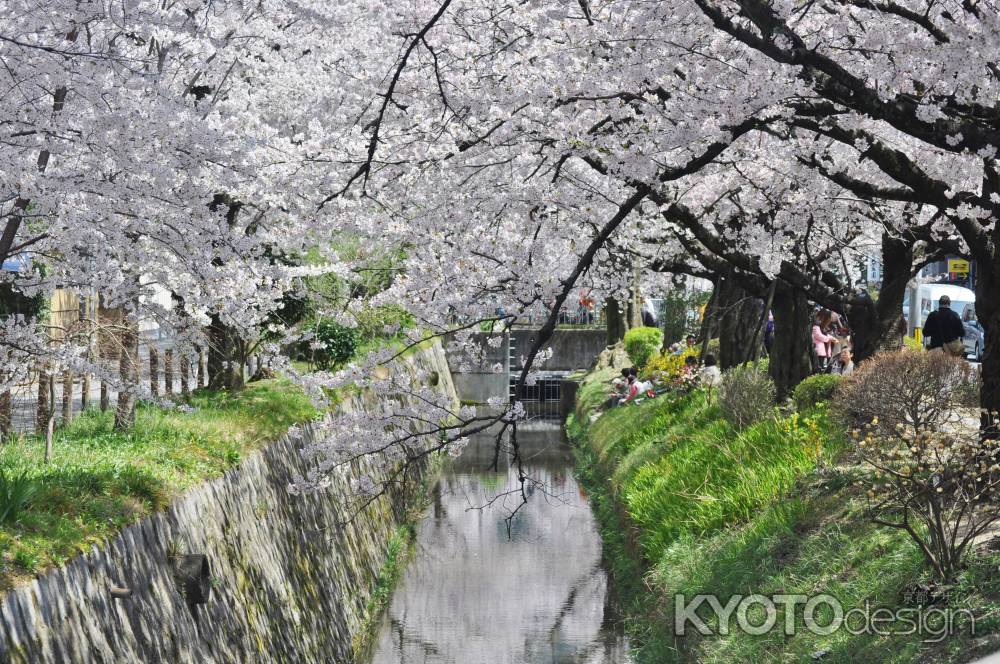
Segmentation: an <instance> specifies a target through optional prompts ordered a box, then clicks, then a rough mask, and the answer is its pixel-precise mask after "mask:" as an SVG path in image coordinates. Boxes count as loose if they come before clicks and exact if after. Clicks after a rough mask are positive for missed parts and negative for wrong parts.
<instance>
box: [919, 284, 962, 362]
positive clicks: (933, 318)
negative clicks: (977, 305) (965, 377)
mask: <svg viewBox="0 0 1000 664" xmlns="http://www.w3.org/2000/svg"><path fill="white" fill-rule="evenodd" d="M924 336H925V337H927V341H928V343H927V348H928V349H929V350H934V349H936V348H940V349H942V350H943V351H945V352H946V353H948V354H950V355H954V356H955V357H961V356H962V355H964V354H965V345H964V344H963V343H962V337H964V336H965V326H964V325H962V319H961V318H959V317H958V314H956V313H955V312H954V311H952V310H951V298H950V297H948V296H947V295H942V296H941V299H940V300H938V308H937V311H932V312H931V313H930V314H929V315H928V316H927V320H926V321H924Z"/></svg>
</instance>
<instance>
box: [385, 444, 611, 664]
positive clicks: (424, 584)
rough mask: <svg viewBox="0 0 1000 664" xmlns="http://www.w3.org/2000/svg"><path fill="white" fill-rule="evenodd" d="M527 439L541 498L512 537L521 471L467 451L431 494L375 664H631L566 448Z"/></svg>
mask: <svg viewBox="0 0 1000 664" xmlns="http://www.w3.org/2000/svg"><path fill="white" fill-rule="evenodd" d="M526 433H527V435H525V436H524V437H523V438H520V441H519V442H520V444H521V449H522V453H523V454H524V459H525V470H526V471H527V472H528V474H530V475H531V478H532V482H531V483H530V484H529V485H528V486H529V487H530V488H531V489H530V490H531V492H532V493H533V495H532V496H531V499H530V500H529V502H528V504H527V506H525V507H524V508H523V509H522V510H521V511H520V512H519V513H518V518H517V519H516V520H515V522H514V524H515V525H514V531H513V539H508V537H507V531H506V527H505V525H504V515H505V510H509V509H512V508H513V507H514V506H515V505H516V504H519V503H520V496H519V495H516V496H515V495H510V496H509V504H507V505H505V504H504V494H505V492H507V491H510V490H511V489H517V488H518V487H519V485H518V481H517V473H516V471H515V470H513V469H509V470H508V471H507V472H506V473H504V474H501V475H500V476H499V477H497V475H496V474H493V473H486V472H485V470H486V468H487V467H488V463H489V462H490V459H489V458H488V457H489V455H486V454H483V455H480V454H478V452H479V450H477V447H478V446H477V445H476V444H475V443H474V444H470V445H469V447H468V448H467V450H466V454H463V456H462V457H461V458H460V459H458V460H457V463H456V464H455V467H454V468H452V469H450V470H449V471H446V473H445V475H444V476H443V477H442V479H441V482H440V483H439V485H438V487H437V488H436V489H435V491H434V494H433V498H432V510H431V513H432V515H433V518H428V519H426V520H425V521H424V522H423V523H422V524H421V525H420V527H419V529H418V535H417V545H418V546H417V552H416V554H415V555H414V557H413V560H412V561H411V563H410V565H409V567H408V568H407V569H406V570H405V572H404V576H403V579H402V581H401V583H400V586H399V588H398V589H397V592H396V594H395V595H394V597H393V600H392V603H391V607H390V610H389V613H388V615H387V617H386V622H385V624H384V629H383V632H382V634H381V636H380V642H379V648H378V651H377V654H376V657H375V660H374V661H375V663H376V664H389V663H390V662H391V663H393V664H398V663H400V662H407V661H410V662H427V663H440V664H444V663H452V662H454V663H455V664H459V663H460V664H465V663H466V662H493V663H496V664H507V663H510V664H513V663H514V662H519V663H520V662H532V663H534V662H541V663H550V664H555V663H557V662H558V663H566V664H570V663H572V664H585V663H586V664H589V663H590V662H594V663H595V664H596V663H597V662H601V663H603V664H615V663H616V662H621V661H624V660H623V659H622V658H621V656H620V651H621V643H620V639H618V638H616V637H615V636H614V635H613V634H608V633H606V632H605V631H604V628H605V627H606V626H607V622H608V618H609V615H608V614H609V612H608V611H607V610H606V608H605V607H606V604H607V576H606V573H605V571H604V569H603V567H602V566H601V546H600V539H599V537H598V534H597V531H596V526H595V524H594V520H593V516H592V515H591V513H590V510H589V508H588V507H587V505H586V502H585V501H584V500H583V499H582V498H581V492H580V491H579V487H578V486H577V485H576V482H575V480H574V479H573V477H572V474H571V473H570V472H569V454H568V450H567V448H566V446H565V445H564V444H563V443H562V442H561V438H560V436H559V435H558V432H557V431H551V430H550V431H548V432H538V433H536V432H531V431H528V432H526ZM553 434H556V435H553ZM484 442H485V444H486V445H491V444H492V439H487V441H484ZM498 479H499V483H498V481H497V480H498ZM498 497H499V498H498ZM491 501H492V503H491ZM487 504H489V506H487ZM608 653H610V654H608Z"/></svg>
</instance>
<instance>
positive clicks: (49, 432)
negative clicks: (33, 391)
mask: <svg viewBox="0 0 1000 664" xmlns="http://www.w3.org/2000/svg"><path fill="white" fill-rule="evenodd" d="M48 378H49V380H48V393H49V404H51V406H52V407H51V408H49V419H48V420H47V421H46V422H45V463H49V462H50V461H52V439H53V438H54V437H55V430H56V410H55V403H56V377H55V375H54V374H49V376H48Z"/></svg>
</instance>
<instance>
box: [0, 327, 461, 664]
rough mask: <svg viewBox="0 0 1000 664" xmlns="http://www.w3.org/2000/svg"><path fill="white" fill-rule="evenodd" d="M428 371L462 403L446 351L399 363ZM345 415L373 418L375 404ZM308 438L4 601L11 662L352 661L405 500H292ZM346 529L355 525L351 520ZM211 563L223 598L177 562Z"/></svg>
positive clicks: (1, 609)
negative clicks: (353, 506)
mask: <svg viewBox="0 0 1000 664" xmlns="http://www.w3.org/2000/svg"><path fill="white" fill-rule="evenodd" d="M400 361H401V362H403V363H404V368H405V370H407V371H409V372H411V374H413V375H415V374H416V372H417V371H418V370H419V369H425V370H430V371H433V372H436V374H437V377H438V380H437V387H438V389H440V390H443V391H445V392H446V393H448V394H450V395H452V396H453V397H454V393H455V391H454V385H453V383H452V380H451V375H450V373H449V371H448V365H447V362H446V360H445V356H444V352H443V350H442V348H441V346H440V345H437V344H435V345H434V346H432V347H430V348H426V349H422V350H420V351H418V352H416V353H414V354H412V355H409V356H407V357H405V358H403V359H401V360H400ZM340 407H342V408H369V407H373V404H370V403H365V398H364V397H363V396H355V397H352V398H351V399H348V400H347V401H345V402H344V403H343V404H341V406H340ZM309 436H310V432H309V430H308V428H306V429H304V430H303V431H301V432H299V433H296V434H294V436H293V437H288V436H286V437H283V438H282V439H281V440H279V441H277V442H275V443H273V444H271V445H270V446H268V447H266V448H264V449H262V450H260V451H259V452H257V453H255V454H253V455H251V456H249V457H248V458H247V459H245V460H244V461H243V462H242V463H240V464H239V465H238V466H236V467H234V468H233V469H231V470H230V471H229V472H227V473H226V474H225V475H224V476H222V477H219V478H217V479H215V480H212V481H210V482H207V483H205V484H202V485H200V486H198V487H196V488H194V489H192V490H191V491H189V492H187V493H185V494H184V495H183V496H181V497H179V498H178V499H177V500H175V501H174V503H173V504H172V505H171V506H170V507H169V508H168V509H167V510H165V511H163V512H161V513H158V514H156V515H153V516H152V517H150V518H147V519H144V520H143V521H141V522H139V523H136V524H134V525H132V526H130V527H128V528H125V529H124V530H122V531H121V532H119V533H118V534H117V535H116V536H115V537H114V538H112V539H111V540H109V541H107V542H106V543H104V544H103V545H102V546H98V547H94V549H93V550H91V551H90V552H88V553H85V554H82V555H80V556H77V557H76V558H74V559H73V560H71V561H70V562H69V563H68V564H67V565H66V566H64V567H62V568H58V569H54V570H51V571H49V572H47V573H45V574H43V575H41V576H40V577H38V578H37V579H35V580H34V581H32V582H30V583H27V584H24V585H22V586H19V587H18V588H16V589H14V590H12V591H10V592H8V593H7V594H6V595H4V596H3V597H2V598H0V623H2V626H3V634H2V638H0V662H14V663H21V662H24V663H32V664H34V663H41V664H68V663H71V662H72V663H75V662H86V663H90V662H96V663H110V662H115V663H117V662H129V663H131V662H143V663H148V664H152V663H159V662H163V663H167V662H169V663H171V664H175V663H188V662H191V663H194V662H197V663H198V664H204V663H209V662H220V663H221V662H233V663H236V662H239V663H243V662H289V663H308V662H324V663H327V662H329V663H341V662H344V663H346V662H349V661H350V653H351V641H352V639H353V637H354V636H355V634H356V633H357V631H358V629H359V627H360V625H361V622H362V621H363V619H364V609H365V607H366V605H367V603H368V601H369V598H370V594H371V590H372V588H373V585H374V581H375V578H376V576H377V574H378V571H379V569H380V568H381V566H382V564H383V563H384V560H385V548H386V542H387V540H388V539H389V537H390V535H391V534H392V532H393V531H394V529H395V528H396V527H397V526H398V525H399V523H400V520H401V518H402V515H403V512H404V509H405V505H403V504H402V503H403V499H402V497H401V496H399V495H396V496H386V497H382V498H380V499H378V500H376V501H375V502H373V503H372V504H371V505H370V506H369V507H368V508H366V509H365V510H364V511H362V512H360V513H359V514H357V515H356V516H354V518H353V519H351V520H348V517H350V516H351V512H352V511H351V510H350V509H349V508H348V501H347V496H348V495H349V489H348V487H347V486H346V485H347V481H348V480H347V477H345V478H344V480H343V481H342V484H343V485H344V486H332V487H331V489H330V490H329V491H328V492H324V493H320V494H314V495H307V496H293V495H291V494H289V493H288V491H287V488H286V487H287V486H288V483H289V482H290V481H291V479H292V477H293V476H294V475H295V474H296V473H301V472H302V471H303V470H304V462H303V461H302V459H301V456H300V454H299V450H300V449H301V447H302V446H303V444H304V443H305V442H306V439H307V438H308V437H309ZM345 521H346V523H345ZM192 555H203V556H204V557H205V558H204V560H206V561H207V564H208V566H207V571H206V573H205V576H204V578H201V579H200V583H201V585H202V590H208V589H210V593H211V594H210V598H209V600H208V601H207V602H206V603H203V604H198V603H193V602H196V596H197V594H198V592H199V589H198V579H195V580H194V582H195V586H194V587H193V588H192V586H191V585H185V582H184V580H183V579H179V578H178V576H177V573H176V570H177V567H178V562H179V561H183V560H188V561H191V560H194V561H198V560H199V559H198V558H188V556H192Z"/></svg>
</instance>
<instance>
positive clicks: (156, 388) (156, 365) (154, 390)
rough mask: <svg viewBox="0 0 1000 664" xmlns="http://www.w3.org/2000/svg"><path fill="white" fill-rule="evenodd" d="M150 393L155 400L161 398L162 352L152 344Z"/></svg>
mask: <svg viewBox="0 0 1000 664" xmlns="http://www.w3.org/2000/svg"><path fill="white" fill-rule="evenodd" d="M149 393H150V394H152V395H153V398H154V399H155V398H156V397H158V396H160V352H159V351H158V350H156V346H154V345H153V343H152V342H151V343H150V345H149Z"/></svg>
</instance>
